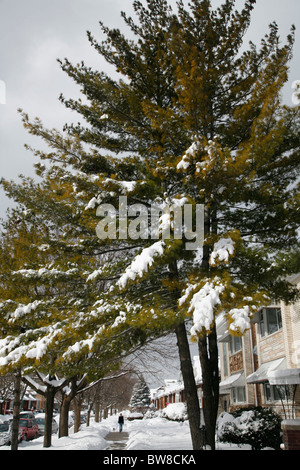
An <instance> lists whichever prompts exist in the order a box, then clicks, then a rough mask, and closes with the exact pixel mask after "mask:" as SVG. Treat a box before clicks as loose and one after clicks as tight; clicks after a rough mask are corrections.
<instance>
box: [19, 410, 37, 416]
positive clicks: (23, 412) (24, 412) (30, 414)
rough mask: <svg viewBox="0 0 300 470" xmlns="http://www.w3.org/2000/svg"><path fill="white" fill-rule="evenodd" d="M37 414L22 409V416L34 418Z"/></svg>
mask: <svg viewBox="0 0 300 470" xmlns="http://www.w3.org/2000/svg"><path fill="white" fill-rule="evenodd" d="M34 417H35V414H34V413H33V412H32V411H21V413H20V418H34Z"/></svg>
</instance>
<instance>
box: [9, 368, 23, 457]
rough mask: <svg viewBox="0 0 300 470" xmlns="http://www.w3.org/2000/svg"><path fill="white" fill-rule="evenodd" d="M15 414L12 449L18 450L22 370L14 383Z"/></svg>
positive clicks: (17, 374) (16, 374) (18, 372)
mask: <svg viewBox="0 0 300 470" xmlns="http://www.w3.org/2000/svg"><path fill="white" fill-rule="evenodd" d="M13 408H14V414H13V423H12V438H11V450H18V443H19V422H20V408H21V371H20V370H18V371H17V372H16V373H15V383H14V406H13Z"/></svg>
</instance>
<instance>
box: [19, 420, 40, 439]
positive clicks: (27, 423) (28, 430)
mask: <svg viewBox="0 0 300 470" xmlns="http://www.w3.org/2000/svg"><path fill="white" fill-rule="evenodd" d="M19 427H20V429H22V439H23V440H24V441H28V440H30V439H35V438H36V437H38V436H39V427H38V425H37V423H36V421H35V419H34V418H20V424H19Z"/></svg>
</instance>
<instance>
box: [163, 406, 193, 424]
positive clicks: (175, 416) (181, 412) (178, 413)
mask: <svg viewBox="0 0 300 470" xmlns="http://www.w3.org/2000/svg"><path fill="white" fill-rule="evenodd" d="M162 417H163V418H167V419H170V420H172V421H185V420H186V419H188V415H187V408H186V404H185V403H170V404H169V405H168V406H167V407H166V408H164V409H163V410H162Z"/></svg>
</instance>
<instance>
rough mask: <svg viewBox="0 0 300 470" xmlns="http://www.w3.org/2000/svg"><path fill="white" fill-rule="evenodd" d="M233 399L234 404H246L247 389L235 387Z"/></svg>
mask: <svg viewBox="0 0 300 470" xmlns="http://www.w3.org/2000/svg"><path fill="white" fill-rule="evenodd" d="M232 398H233V402H234V403H245V402H246V389H245V387H234V388H233V389H232Z"/></svg>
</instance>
